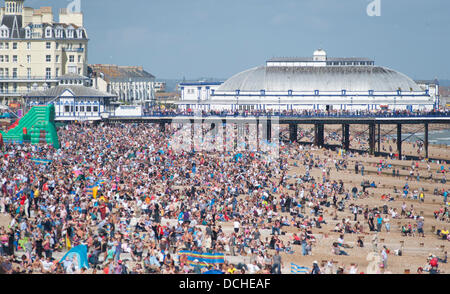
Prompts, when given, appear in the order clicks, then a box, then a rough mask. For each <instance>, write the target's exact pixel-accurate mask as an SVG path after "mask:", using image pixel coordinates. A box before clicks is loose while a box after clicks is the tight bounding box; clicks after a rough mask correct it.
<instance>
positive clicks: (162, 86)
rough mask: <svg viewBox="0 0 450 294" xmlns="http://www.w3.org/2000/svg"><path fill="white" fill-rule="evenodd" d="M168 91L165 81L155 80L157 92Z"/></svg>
mask: <svg viewBox="0 0 450 294" xmlns="http://www.w3.org/2000/svg"><path fill="white" fill-rule="evenodd" d="M163 92H166V83H165V82H158V81H156V82H155V93H163Z"/></svg>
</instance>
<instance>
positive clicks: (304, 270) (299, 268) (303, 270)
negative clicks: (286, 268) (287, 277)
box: [291, 263, 309, 274]
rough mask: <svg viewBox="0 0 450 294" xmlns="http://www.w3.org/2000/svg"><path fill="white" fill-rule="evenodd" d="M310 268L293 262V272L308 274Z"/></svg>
mask: <svg viewBox="0 0 450 294" xmlns="http://www.w3.org/2000/svg"><path fill="white" fill-rule="evenodd" d="M308 273H309V268H307V267H304V266H299V265H296V264H295V263H291V274H308Z"/></svg>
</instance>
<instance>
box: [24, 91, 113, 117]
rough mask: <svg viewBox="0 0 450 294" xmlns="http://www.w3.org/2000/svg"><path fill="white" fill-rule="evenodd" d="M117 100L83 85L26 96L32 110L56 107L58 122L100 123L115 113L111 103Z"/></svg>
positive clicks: (32, 93)
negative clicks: (41, 107) (50, 106)
mask: <svg viewBox="0 0 450 294" xmlns="http://www.w3.org/2000/svg"><path fill="white" fill-rule="evenodd" d="M114 98H116V97H115V96H114V95H111V94H109V93H104V92H100V91H98V90H95V89H92V88H89V87H85V86H83V85H60V86H56V87H53V88H50V89H48V90H45V91H37V92H31V93H29V94H27V95H25V96H24V99H25V101H26V103H27V105H28V106H29V107H30V108H31V107H33V106H36V105H47V104H54V105H55V114H56V118H55V120H57V121H98V120H101V119H102V118H107V117H109V116H110V115H111V114H112V113H114V107H113V106H111V104H110V102H111V101H112V100H114Z"/></svg>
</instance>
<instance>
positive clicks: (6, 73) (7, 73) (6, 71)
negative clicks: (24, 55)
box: [5, 68, 9, 78]
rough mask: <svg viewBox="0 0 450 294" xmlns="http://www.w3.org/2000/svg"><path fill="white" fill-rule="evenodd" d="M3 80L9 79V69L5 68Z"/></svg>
mask: <svg viewBox="0 0 450 294" xmlns="http://www.w3.org/2000/svg"><path fill="white" fill-rule="evenodd" d="M5 78H9V68H5Z"/></svg>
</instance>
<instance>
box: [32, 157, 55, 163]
mask: <svg viewBox="0 0 450 294" xmlns="http://www.w3.org/2000/svg"><path fill="white" fill-rule="evenodd" d="M31 161H32V162H33V163H34V164H37V165H41V164H45V165H47V164H50V163H52V160H48V159H40V158H32V159H31Z"/></svg>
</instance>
